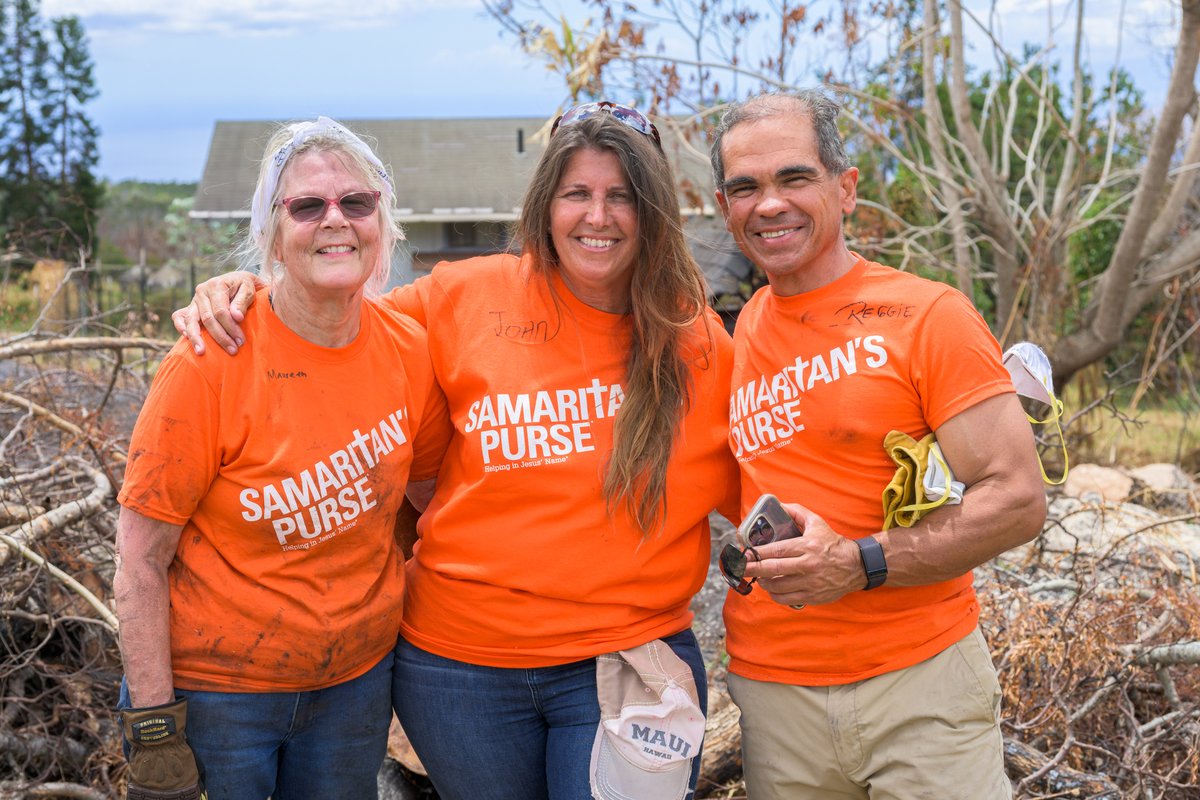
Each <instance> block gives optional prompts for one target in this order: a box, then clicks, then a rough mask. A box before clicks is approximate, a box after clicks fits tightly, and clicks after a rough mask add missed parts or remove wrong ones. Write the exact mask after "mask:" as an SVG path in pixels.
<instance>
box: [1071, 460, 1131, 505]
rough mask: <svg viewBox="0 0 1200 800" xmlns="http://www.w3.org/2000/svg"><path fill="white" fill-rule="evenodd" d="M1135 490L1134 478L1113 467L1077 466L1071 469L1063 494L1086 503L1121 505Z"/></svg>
mask: <svg viewBox="0 0 1200 800" xmlns="http://www.w3.org/2000/svg"><path fill="white" fill-rule="evenodd" d="M1131 489H1133V478H1131V477H1129V476H1128V475H1126V474H1124V473H1123V472H1121V471H1120V470H1117V469H1113V468H1112V467H1102V466H1100V465H1099V464H1077V465H1076V466H1074V467H1071V472H1070V474H1069V475H1067V481H1066V483H1064V484H1063V494H1065V495H1066V496H1067V497H1078V498H1079V499H1081V500H1084V501H1095V500H1097V499H1099V500H1101V501H1103V502H1107V503H1120V502H1122V501H1123V500H1125V498H1127V497H1129V492H1130V490H1131Z"/></svg>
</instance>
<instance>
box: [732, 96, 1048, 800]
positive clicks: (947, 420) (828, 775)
mask: <svg viewBox="0 0 1200 800" xmlns="http://www.w3.org/2000/svg"><path fill="white" fill-rule="evenodd" d="M838 111H839V106H838V105H837V103H836V102H834V101H832V100H830V99H829V98H827V97H826V96H825V95H824V94H822V93H821V92H817V91H809V92H801V93H799V94H796V95H763V96H759V97H755V98H752V99H750V100H749V101H747V102H745V103H742V104H739V105H736V106H734V107H733V108H731V109H730V110H729V111H728V112H727V113H726V114H725V116H724V118H723V119H722V121H721V123H720V125H719V126H718V128H717V131H716V137H715V140H714V144H713V152H712V161H713V169H714V174H715V176H716V185H717V201H718V203H719V204H720V207H721V211H722V213H723V215H724V217H725V223H726V226H727V227H728V228H729V230H730V231H731V232H732V234H733V235H734V237H735V239H736V240H737V242H738V245H739V246H740V247H741V248H742V250H743V252H744V253H745V254H746V255H747V256H748V257H749V258H750V259H751V260H752V261H754V262H755V263H756V264H757V265H758V266H759V267H760V268H761V269H762V270H763V271H764V272H765V273H766V275H767V278H768V280H769V282H770V285H769V286H768V287H765V288H764V289H762V290H761V291H759V292H758V293H757V294H756V295H755V296H754V298H753V299H752V300H751V301H750V302H749V303H748V304H747V306H746V307H745V309H744V310H743V311H742V314H741V316H740V318H739V320H738V325H737V330H736V332H735V334H734V339H735V357H734V372H733V384H732V388H731V390H730V446H731V447H732V448H733V451H734V454H735V456H736V457H737V459H738V461H739V464H740V466H741V484H742V498H743V501H742V502H743V511H745V510H746V509H747V508H748V507H749V506H750V504H752V503H753V502H754V501H755V500H756V499H757V498H758V497H759V496H760V495H762V494H763V493H766V492H770V493H773V494H775V495H777V496H779V497H780V498H781V499H782V500H784V501H797V503H802V504H803V505H800V504H788V505H785V508H786V509H787V510H788V512H789V513H790V514H791V515H792V516H793V518H794V519H795V520H796V522H797V525H798V527H799V528H800V529H801V530H802V531H803V536H802V537H800V538H796V539H790V540H786V541H780V542H775V543H772V544H769V545H765V546H763V547H760V548H757V554H758V556H759V558H760V560H759V561H758V562H757V563H753V560H751V561H752V563H750V564H749V565H748V566H747V568H746V573H745V576H746V579H747V580H752V579H757V582H758V584H759V586H761V587H762V588H763V589H764V590H765V591H757V592H754V591H752V592H750V593H749V594H748V595H745V596H742V595H739V594H736V593H731V594H730V595H729V600H728V602H727V603H726V609H725V621H726V626H727V630H728V643H727V648H728V651H729V654H730V656H731V662H730V666H729V671H730V676H729V688H730V693H731V695H732V696H733V698H734V700H735V701H736V702H737V704H738V706H739V707H740V708H741V710H742V733H743V748H744V751H745V762H744V763H745V774H746V784H747V790H748V793H749V796H750V797H752V798H754V800H767V799H768V798H802V797H821V798H830V797H838V798H883V797H887V798H909V797H918V796H919V797H938V798H971V799H972V800H978V799H979V798H1007V797H1011V786H1010V784H1009V781H1008V779H1007V778H1006V776H1005V774H1004V763H1003V754H1002V749H1001V744H1002V743H1001V735H1000V730H999V701H1000V691H999V683H998V681H997V677H996V672H995V668H994V667H993V665H992V663H991V659H990V656H989V654H988V651H987V644H986V642H985V641H984V640H983V637H982V635H981V634H980V632H979V629H978V617H979V605H978V601H977V599H976V597H975V593H974V591H973V589H972V577H971V570H972V569H973V568H974V567H976V566H978V565H979V564H982V563H984V562H985V561H987V560H988V559H990V558H992V557H994V556H996V555H998V554H1000V553H1002V552H1004V551H1005V550H1008V549H1009V548H1011V547H1014V546H1016V545H1018V544H1021V543H1023V542H1026V541H1028V540H1030V539H1032V538H1033V537H1034V536H1036V535H1037V533H1038V531H1039V530H1040V528H1041V525H1042V522H1043V521H1044V519H1045V496H1044V493H1043V491H1042V488H1041V483H1040V477H1039V471H1038V464H1037V458H1036V453H1035V449H1034V446H1033V438H1032V434H1031V431H1030V428H1029V425H1028V424H1027V423H1026V421H1025V417H1024V414H1023V412H1022V409H1021V407H1020V405H1019V403H1018V401H1017V398H1016V395H1015V394H1014V392H1013V388H1012V384H1011V382H1010V380H1009V377H1008V374H1007V372H1006V371H1005V369H1004V368H1003V366H1002V364H1001V360H1000V349H999V346H998V345H997V343H996V340H995V339H994V338H993V337H992V335H991V333H990V332H989V330H988V328H987V326H986V324H985V323H984V321H983V319H982V318H981V317H980V316H979V314H978V313H977V312H976V310H975V309H974V307H973V306H972V305H971V303H970V301H969V300H967V298H966V297H964V296H963V295H962V294H960V293H959V292H957V291H956V290H954V289H952V288H950V287H949V286H945V285H943V284H940V283H936V282H933V281H928V280H925V279H922V278H918V277H916V276H914V275H910V274H906V273H901V272H898V271H896V270H894V269H891V268H889V267H885V266H883V265H880V264H875V263H872V262H869V261H867V260H866V259H864V258H863V257H862V256H859V255H857V254H855V253H853V252H851V251H850V250H849V249H848V248H847V246H846V242H845V238H844V234H843V228H842V220H843V218H844V216H845V215H846V214H848V213H850V212H851V211H853V210H854V207H855V203H856V185H857V181H858V170H857V169H855V168H854V167H853V166H851V165H850V162H849V160H848V158H847V156H846V152H845V149H844V146H843V143H842V141H841V138H840V135H839V133H838V130H837V123H836V120H837V114H838ZM894 429H895V430H900V431H903V432H905V433H907V434H909V435H911V436H913V437H914V438H916V439H920V438H922V437H924V436H925V435H927V434H928V433H930V432H933V433H935V434H936V436H937V440H938V442H939V443H940V445H941V448H942V451H943V453H944V454H945V457H946V460H947V462H948V463H949V465H950V467H951V468H952V470H953V472H954V474H955V477H956V478H957V479H958V480H961V481H963V482H964V483H965V484H966V486H967V490H966V492H965V495H964V496H963V498H962V502H961V504H958V505H953V506H950V505H947V506H943V507H942V508H939V509H937V510H936V511H934V512H933V513H930V514H928V515H927V516H926V517H925V518H923V519H922V520H920V521H919V522H918V523H916V524H915V525H914V526H913V527H911V528H897V529H892V530H887V531H883V530H882V527H883V507H882V502H881V499H880V498H881V493H882V491H883V489H884V487H885V486H886V485H887V484H888V482H889V480H890V479H891V476H892V474H893V472H894V470H895V464H894V463H893V462H892V461H891V460H890V458H889V456H888V454H887V452H885V450H884V447H883V440H884V437H885V436H886V434H887V433H888V432H889V431H891V430H894Z"/></svg>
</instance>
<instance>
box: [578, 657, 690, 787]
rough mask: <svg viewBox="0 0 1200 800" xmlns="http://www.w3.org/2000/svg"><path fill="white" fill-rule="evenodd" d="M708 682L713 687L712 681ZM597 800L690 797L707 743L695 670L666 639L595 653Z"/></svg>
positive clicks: (593, 775) (594, 784)
mask: <svg viewBox="0 0 1200 800" xmlns="http://www.w3.org/2000/svg"><path fill="white" fill-rule="evenodd" d="M706 688H707V687H706ZM596 693H597V698H598V699H599V701H600V725H599V726H598V727H597V729H596V741H595V743H594V744H593V745H592V764H591V782H592V797H594V798H596V800H683V797H684V796H685V795H686V794H687V791H688V781H689V778H690V777H691V772H692V761H693V759H695V758H696V757H697V756H698V755H699V754H700V746H701V744H702V743H703V741H704V714H703V713H702V712H701V711H700V702H699V700H698V695H697V694H696V680H695V678H694V677H693V675H692V669H691V667H689V666H688V665H687V664H686V663H685V662H684V661H683V660H682V659H681V658H679V656H677V655H675V653H674V652H673V651H672V650H671V648H670V647H669V646H667V644H666V643H665V642H663V641H662V640H661V639H655V640H654V641H652V642H648V643H646V644H644V645H642V646H641V647H635V648H634V649H632V650H621V651H620V652H617V653H607V654H605V655H602V656H598V657H597V658H596Z"/></svg>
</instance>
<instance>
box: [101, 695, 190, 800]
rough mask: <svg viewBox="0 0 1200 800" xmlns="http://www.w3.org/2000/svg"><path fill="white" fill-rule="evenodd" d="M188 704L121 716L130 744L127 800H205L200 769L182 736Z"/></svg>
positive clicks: (178, 702)
mask: <svg viewBox="0 0 1200 800" xmlns="http://www.w3.org/2000/svg"><path fill="white" fill-rule="evenodd" d="M186 723H187V700H176V701H175V702H173V703H166V704H164V705H161V706H152V707H151V708H127V709H125V710H123V711H122V712H121V729H122V730H123V731H124V732H125V741H126V742H128V743H129V789H128V800H206V798H207V797H208V795H207V793H206V792H205V791H204V785H203V783H202V782H201V780H200V768H199V767H198V766H197V763H196V756H195V754H194V753H192V748H190V747H188V743H187V737H186V736H184V734H183V728H184V725H185V724H186Z"/></svg>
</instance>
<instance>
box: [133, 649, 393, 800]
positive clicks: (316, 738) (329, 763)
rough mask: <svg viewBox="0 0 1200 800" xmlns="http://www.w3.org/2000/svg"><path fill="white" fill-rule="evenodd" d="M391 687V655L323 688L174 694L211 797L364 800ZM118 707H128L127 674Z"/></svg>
mask: <svg viewBox="0 0 1200 800" xmlns="http://www.w3.org/2000/svg"><path fill="white" fill-rule="evenodd" d="M391 689H392V657H391V656H390V655H388V656H386V657H385V658H384V659H383V660H382V661H380V662H379V663H378V664H377V665H375V666H374V667H372V668H371V669H370V670H369V671H368V672H366V673H364V674H363V675H361V676H359V677H357V678H354V679H353V680H349V681H346V682H345V683H339V684H337V685H336V686H330V687H328V688H325V689H315V690H313V691H308V692H247V693H242V692H196V691H188V690H185V689H176V690H175V695H176V697H181V698H182V697H186V698H187V701H188V708H187V729H186V730H187V738H188V743H189V744H190V745H191V746H192V752H194V753H195V754H196V760H197V761H198V762H199V763H200V766H201V770H202V771H203V774H204V783H205V786H206V787H207V788H208V797H209V800H264V799H265V798H266V797H268V796H269V797H271V798H273V800H308V799H309V798H315V797H320V798H322V800H369V799H370V798H374V797H376V796H377V785H376V775H378V774H379V767H380V766H381V765H382V764H383V757H384V755H385V754H386V752H387V736H388V727H389V726H390V725H391V722H392V714H391V707H390V705H389V702H388V701H389V700H390V699H391V698H390V692H391ZM118 707H119V708H128V707H129V692H128V689H127V688H126V686H125V681H124V680H122V681H121V696H120V700H119V701H118ZM126 747H127V748H128V746H126ZM126 755H128V749H126Z"/></svg>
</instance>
